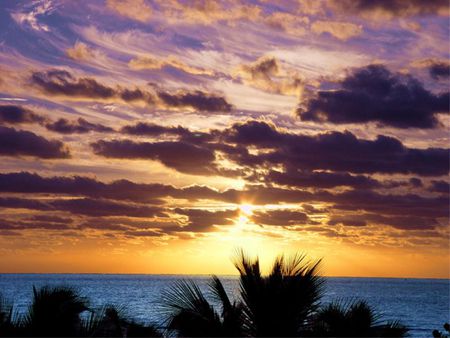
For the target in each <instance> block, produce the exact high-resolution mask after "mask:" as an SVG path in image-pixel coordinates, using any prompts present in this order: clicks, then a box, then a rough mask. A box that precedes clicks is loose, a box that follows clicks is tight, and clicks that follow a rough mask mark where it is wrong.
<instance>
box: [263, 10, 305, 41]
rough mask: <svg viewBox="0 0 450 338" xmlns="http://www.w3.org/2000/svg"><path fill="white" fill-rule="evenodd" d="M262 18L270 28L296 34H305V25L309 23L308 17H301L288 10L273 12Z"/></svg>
mask: <svg viewBox="0 0 450 338" xmlns="http://www.w3.org/2000/svg"><path fill="white" fill-rule="evenodd" d="M261 20H262V21H263V22H264V23H265V24H266V25H267V26H269V27H270V28H273V29H276V30H280V31H283V32H285V33H287V34H290V35H294V36H303V35H305V34H306V28H305V26H306V25H307V24H308V23H309V19H308V17H301V16H299V15H295V14H291V13H288V12H273V13H270V14H269V15H267V16H265V17H263V18H261Z"/></svg>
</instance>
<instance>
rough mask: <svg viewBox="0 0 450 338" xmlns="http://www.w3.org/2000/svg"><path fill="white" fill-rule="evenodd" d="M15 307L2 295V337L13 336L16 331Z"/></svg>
mask: <svg viewBox="0 0 450 338" xmlns="http://www.w3.org/2000/svg"><path fill="white" fill-rule="evenodd" d="M13 317H17V316H13V306H12V305H11V304H10V303H9V302H8V301H6V299H5V298H3V296H2V295H1V294H0V337H8V336H13V335H14V334H15V333H16V331H17V330H15V323H14V318H13Z"/></svg>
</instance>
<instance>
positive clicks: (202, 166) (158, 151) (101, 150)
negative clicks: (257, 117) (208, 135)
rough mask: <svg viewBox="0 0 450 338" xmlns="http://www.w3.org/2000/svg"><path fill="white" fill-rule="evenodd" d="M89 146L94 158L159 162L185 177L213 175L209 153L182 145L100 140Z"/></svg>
mask: <svg viewBox="0 0 450 338" xmlns="http://www.w3.org/2000/svg"><path fill="white" fill-rule="evenodd" d="M91 146H92V149H93V150H94V153H95V154H97V155H101V156H105V157H109V158H124V159H125V158H126V159H149V160H154V161H159V162H161V163H163V164H164V165H166V166H167V167H169V168H173V169H175V170H177V171H179V172H182V173H186V174H196V175H211V174H213V173H214V172H215V170H214V167H215V166H214V161H215V155H214V152H213V151H212V150H210V149H207V148H204V147H199V146H196V145H193V144H189V143H186V142H182V141H177V142H154V143H151V142H140V143H138V142H133V141H130V140H112V141H103V140H101V141H97V142H95V143H92V144H91Z"/></svg>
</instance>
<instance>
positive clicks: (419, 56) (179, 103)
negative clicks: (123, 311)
mask: <svg viewBox="0 0 450 338" xmlns="http://www.w3.org/2000/svg"><path fill="white" fill-rule="evenodd" d="M397 5H398V4H397V3H396V1H392V2H385V1H373V2H371V5H370V6H368V5H364V2H362V1H352V2H349V1H334V0H329V1H325V0H324V1H294V0H293V1H283V2H282V3H276V4H275V3H270V2H266V1H259V0H252V1H241V0H223V1H209V0H202V1H199V2H196V3H195V4H194V5H192V6H187V5H186V3H185V2H183V1H178V0H174V1H162V0H151V1H150V0H148V1H147V0H145V1H139V2H136V1H130V0H126V1H117V0H107V1H103V0H96V1H89V2H86V3H82V4H81V5H80V4H78V2H77V4H75V3H72V2H69V1H63V0H40V1H35V2H32V3H17V2H3V3H2V4H1V5H0V72H1V74H2V76H1V78H0V160H1V163H2V165H1V166H0V257H1V258H0V272H73V273H75V272H98V273H164V274H165V273H168V274H178V273H180V274H197V273H199V274H210V273H216V274H233V273H235V269H234V267H233V265H232V262H231V257H232V256H233V252H235V250H237V249H238V248H243V249H245V250H246V251H247V252H248V253H249V254H250V255H259V256H260V257H261V259H262V261H263V264H266V265H265V266H266V267H267V266H268V265H269V264H270V262H271V261H272V260H273V259H274V257H276V256H277V255H279V254H281V253H285V254H293V253H296V252H302V253H306V254H307V255H308V257H311V259H318V258H323V259H324V263H323V273H324V274H325V275H329V276H376V277H381V276H386V277H430V278H448V277H449V266H450V264H449V247H450V244H449V236H450V231H449V222H448V220H449V217H448V216H449V183H448V172H449V161H448V145H449V134H448V125H449V122H450V120H449V109H448V102H449V92H448V88H449V84H450V83H449V78H450V71H449V62H448V60H449V49H448V41H449V33H448V14H449V13H448V6H445V5H439V4H434V2H433V3H429V2H425V1H424V2H420V1H419V2H417V1H416V2H411V3H410V4H409V5H408V6H406V5H402V6H397Z"/></svg>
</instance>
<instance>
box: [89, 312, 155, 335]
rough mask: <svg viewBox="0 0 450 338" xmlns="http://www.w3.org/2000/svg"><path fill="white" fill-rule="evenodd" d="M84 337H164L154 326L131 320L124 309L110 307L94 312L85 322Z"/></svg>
mask: <svg viewBox="0 0 450 338" xmlns="http://www.w3.org/2000/svg"><path fill="white" fill-rule="evenodd" d="M82 336H86V337H162V334H161V333H160V332H159V330H158V329H157V328H156V327H155V326H153V325H143V324H139V323H137V322H135V321H132V320H129V319H128V318H127V317H126V316H125V314H124V309H123V308H120V307H119V308H118V307H116V306H114V305H108V306H104V307H103V308H101V309H100V310H99V311H92V312H91V315H90V317H89V318H87V319H86V320H84V321H83V332H82Z"/></svg>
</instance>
